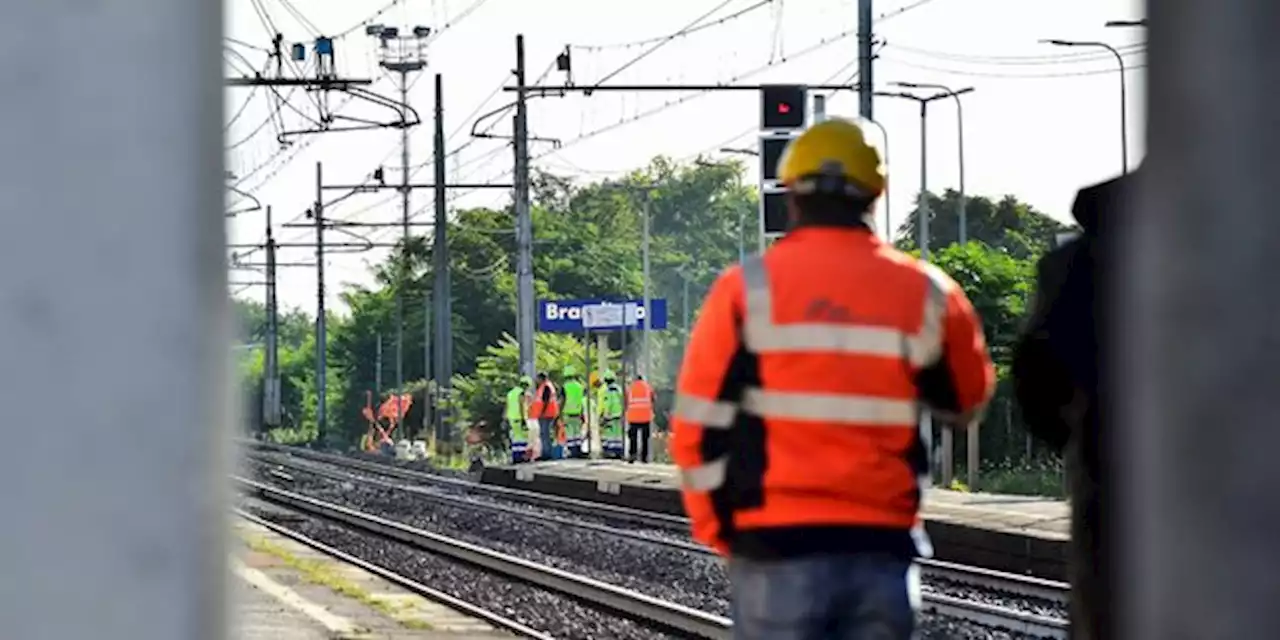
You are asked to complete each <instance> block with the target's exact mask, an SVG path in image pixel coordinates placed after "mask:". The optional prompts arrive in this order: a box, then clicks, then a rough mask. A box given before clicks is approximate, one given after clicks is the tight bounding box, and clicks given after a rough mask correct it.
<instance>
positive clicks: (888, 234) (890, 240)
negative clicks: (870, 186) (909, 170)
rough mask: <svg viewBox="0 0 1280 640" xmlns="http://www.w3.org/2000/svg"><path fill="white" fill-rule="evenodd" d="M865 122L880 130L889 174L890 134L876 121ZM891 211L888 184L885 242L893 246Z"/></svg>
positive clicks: (885, 195) (866, 120) (886, 190)
mask: <svg viewBox="0 0 1280 640" xmlns="http://www.w3.org/2000/svg"><path fill="white" fill-rule="evenodd" d="M863 120H864V121H865V122H870V123H871V124H874V125H875V126H876V128H877V129H879V130H880V140H881V141H882V143H883V144H882V145H881V146H883V147H884V154H883V155H884V157H883V158H881V164H883V165H884V170H885V173H888V172H889V132H888V131H887V130H885V128H884V125H882V124H880V123H879V122H877V121H875V120H872V119H870V118H863ZM890 210H891V209H890V208H889V185H887V184H886V185H885V188H884V239H885V242H887V243H889V244H892V243H893V225H892V224H891V221H890V220H889V211H890Z"/></svg>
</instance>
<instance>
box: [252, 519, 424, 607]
mask: <svg viewBox="0 0 1280 640" xmlns="http://www.w3.org/2000/svg"><path fill="white" fill-rule="evenodd" d="M243 538H244V540H245V543H246V544H248V545H249V548H250V549H252V550H254V551H257V552H258V553H265V554H267V555H269V556H272V557H274V558H276V559H278V560H280V561H281V562H283V563H285V565H287V566H289V567H291V568H293V569H294V570H296V571H298V573H300V574H302V578H303V579H304V580H306V581H307V582H310V583H312V584H317V585H320V586H323V587H328V588H329V590H331V591H333V592H334V593H337V594H339V595H342V596H344V597H347V598H351V599H353V600H356V601H358V602H360V603H362V604H364V605H366V606H368V607H371V608H373V609H375V610H377V611H379V612H381V613H383V614H385V615H386V616H388V617H390V618H391V619H393V620H395V621H396V622H398V623H400V625H401V626H404V627H406V628H409V629H417V630H429V629H431V625H430V624H428V623H426V622H425V621H423V620H419V619H417V618H414V617H412V616H410V615H406V610H407V609H411V608H413V605H411V604H407V603H406V604H402V605H397V604H394V603H392V602H388V601H387V600H384V599H382V598H379V597H377V596H374V595H373V594H370V593H369V592H368V591H365V590H364V589H361V588H360V587H359V586H358V585H356V584H355V583H353V582H351V581H350V580H347V579H346V578H344V577H342V576H341V575H340V574H338V573H337V572H336V571H334V570H333V569H332V568H330V566H329V563H326V562H322V561H319V560H305V559H302V558H299V557H297V556H295V555H293V554H292V553H290V552H289V550H288V549H286V548H284V547H283V546H281V545H278V544H276V543H274V542H271V541H270V540H267V539H265V538H262V537H259V536H251V535H244V536H243Z"/></svg>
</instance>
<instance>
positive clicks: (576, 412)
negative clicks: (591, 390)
mask: <svg viewBox="0 0 1280 640" xmlns="http://www.w3.org/2000/svg"><path fill="white" fill-rule="evenodd" d="M577 376H578V370H577V369H576V368H574V366H573V365H571V364H570V365H565V367H564V382H563V383H561V385H560V388H561V389H563V390H564V402H563V403H562V404H561V406H560V415H561V416H562V417H563V418H564V440H565V442H564V444H565V448H566V449H567V450H568V451H567V452H566V453H567V455H568V456H569V457H570V458H581V457H582V455H583V454H582V439H583V438H584V437H586V435H587V434H586V425H587V422H586V419H585V416H584V415H583V412H584V411H585V409H586V397H587V390H586V387H584V386H583V385H582V381H581V380H579V379H578V377H577Z"/></svg>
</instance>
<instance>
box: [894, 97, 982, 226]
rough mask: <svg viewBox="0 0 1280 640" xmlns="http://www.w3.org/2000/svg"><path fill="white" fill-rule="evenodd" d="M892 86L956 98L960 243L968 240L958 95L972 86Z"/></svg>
mask: <svg viewBox="0 0 1280 640" xmlns="http://www.w3.org/2000/svg"><path fill="white" fill-rule="evenodd" d="M893 84H894V86H898V87H903V88H905V89H933V90H935V91H943V92H946V94H947V95H949V96H951V97H953V98H955V99H956V135H957V138H958V141H957V147H958V148H959V150H960V180H959V182H960V205H959V209H960V211H959V219H960V244H964V243H966V242H968V241H969V214H968V211H967V209H968V200H967V199H966V198H965V197H964V107H963V106H962V105H961V102H960V95H961V94H964V93H969V92H970V91H973V87H965V88H964V89H961V90H959V91H955V90H953V89H952V88H951V87H948V86H946V85H941V84H927V83H925V84H921V83H916V82H895V83H893Z"/></svg>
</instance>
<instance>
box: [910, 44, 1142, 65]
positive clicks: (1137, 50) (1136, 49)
mask: <svg viewBox="0 0 1280 640" xmlns="http://www.w3.org/2000/svg"><path fill="white" fill-rule="evenodd" d="M886 46H890V47H892V48H893V50H894V51H901V52H905V53H908V54H911V55H916V56H920V57H923V58H933V59H936V60H941V61H945V62H955V63H960V64H978V65H991V66H1030V67H1034V66H1043V65H1063V64H1081V63H1088V62H1098V61H1104V60H1114V59H1115V58H1114V57H1113V56H1112V54H1111V53H1110V52H1106V51H1102V52H1098V51H1072V52H1069V53H1056V54H1041V55H1021V56H1001V55H984V54H969V53H953V52H948V51H934V50H930V49H922V48H919V47H912V46H907V45H902V44H898V43H896V42H893V43H886ZM1116 50H1117V51H1119V52H1120V53H1121V54H1122V55H1133V54H1141V53H1144V52H1145V51H1146V43H1133V44H1128V45H1121V46H1118V47H1116Z"/></svg>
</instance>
